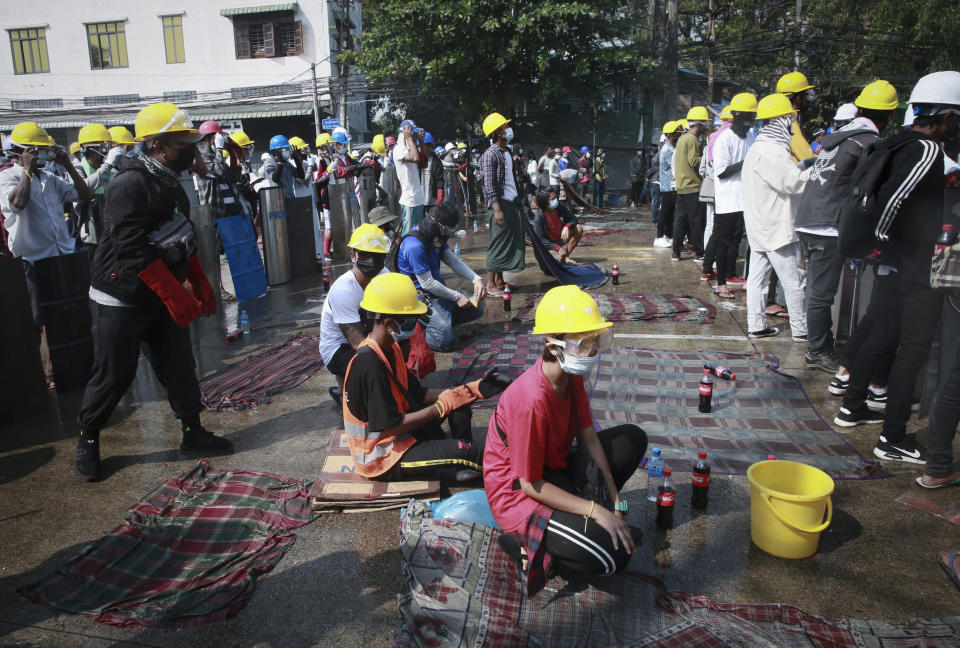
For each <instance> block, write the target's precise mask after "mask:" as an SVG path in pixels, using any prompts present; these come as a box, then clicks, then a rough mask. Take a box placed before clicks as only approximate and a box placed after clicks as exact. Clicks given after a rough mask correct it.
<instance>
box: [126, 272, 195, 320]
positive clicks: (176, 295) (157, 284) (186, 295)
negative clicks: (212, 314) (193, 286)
mask: <svg viewBox="0 0 960 648" xmlns="http://www.w3.org/2000/svg"><path fill="white" fill-rule="evenodd" d="M137 276H138V277H140V279H141V280H143V283H145V284H147V287H148V288H150V290H152V291H153V292H155V293H157V297H159V298H160V300H161V301H162V302H163V305H164V306H166V307H167V311H169V313H170V317H172V318H173V321H174V322H176V323H177V326H187V325H188V324H190V322H192V321H193V320H195V319H197V318H198V317H200V315H201V314H202V313H203V307H202V306H201V305H200V302H198V301H197V300H196V298H195V297H194V296H193V293H191V292H190V291H189V290H187V289H186V288H185V287H184V286H183V284H182V283H180V282H179V281H177V278H176V277H174V276H173V273H172V272H170V268H168V267H167V264H166V263H164V262H163V259H157V260H156V261H154V262H153V263H151V264H150V265H148V266H147V267H146V268H144V269H143V270H141V271H140V272H138V273H137Z"/></svg>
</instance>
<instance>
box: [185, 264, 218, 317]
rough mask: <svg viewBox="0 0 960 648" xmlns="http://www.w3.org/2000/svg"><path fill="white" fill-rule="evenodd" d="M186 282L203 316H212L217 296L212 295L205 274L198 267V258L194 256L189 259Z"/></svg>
mask: <svg viewBox="0 0 960 648" xmlns="http://www.w3.org/2000/svg"><path fill="white" fill-rule="evenodd" d="M187 280H188V281H189V282H190V288H192V289H193V294H194V296H196V298H197V299H198V300H199V301H200V306H201V308H203V315H204V317H206V316H207V315H213V314H214V313H216V312H217V296H216V295H214V294H213V288H211V287H210V282H209V281H207V274H206V273H205V272H204V271H203V266H202V265H200V257H198V256H197V255H196V254H194V255H193V256H192V257H190V269H189V270H188V271H187Z"/></svg>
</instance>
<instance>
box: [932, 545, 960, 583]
mask: <svg viewBox="0 0 960 648" xmlns="http://www.w3.org/2000/svg"><path fill="white" fill-rule="evenodd" d="M958 556H960V552H957V551H954V552H953V553H951V552H949V551H941V552H940V557H939V558H938V559H937V562H938V563H939V564H940V568H941V569H943V571H944V572H945V573H946V574H947V577H948V578H949V579H950V580H951V581H953V585H954V587H956V588H957V590H958V591H960V575H958V574H957V568H956V566H955V563H956V562H957V557H958Z"/></svg>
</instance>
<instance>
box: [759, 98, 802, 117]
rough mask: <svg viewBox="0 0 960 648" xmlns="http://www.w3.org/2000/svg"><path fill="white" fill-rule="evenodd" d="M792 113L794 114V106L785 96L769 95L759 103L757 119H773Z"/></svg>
mask: <svg viewBox="0 0 960 648" xmlns="http://www.w3.org/2000/svg"><path fill="white" fill-rule="evenodd" d="M792 112H794V107H793V104H792V103H790V99H789V98H788V97H787V95H784V94H779V93H775V94H772V95H767V96H766V97H764V98H763V99H761V100H760V101H759V102H758V103H757V119H773V118H774V117H782V116H784V115H789V114H790V113H792Z"/></svg>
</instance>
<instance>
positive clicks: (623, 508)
mask: <svg viewBox="0 0 960 648" xmlns="http://www.w3.org/2000/svg"><path fill="white" fill-rule="evenodd" d="M628 508H629V506H628V505H627V500H619V501H617V503H616V504H614V505H613V510H615V511H617V512H619V513H626V512H627V509H628Z"/></svg>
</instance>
